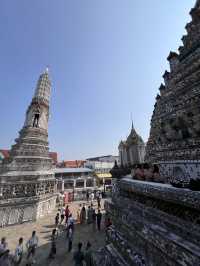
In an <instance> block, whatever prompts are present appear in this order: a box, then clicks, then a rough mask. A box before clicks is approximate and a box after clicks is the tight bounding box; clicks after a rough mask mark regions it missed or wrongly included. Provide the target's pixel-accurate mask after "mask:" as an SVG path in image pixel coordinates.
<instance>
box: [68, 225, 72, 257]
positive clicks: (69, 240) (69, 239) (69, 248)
mask: <svg viewBox="0 0 200 266" xmlns="http://www.w3.org/2000/svg"><path fill="white" fill-rule="evenodd" d="M72 241H73V229H72V226H71V225H70V226H69V233H68V252H70V251H71V250H72Z"/></svg>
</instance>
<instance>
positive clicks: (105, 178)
mask: <svg viewBox="0 0 200 266" xmlns="http://www.w3.org/2000/svg"><path fill="white" fill-rule="evenodd" d="M113 157H114V156H113ZM114 164H115V163H114V160H113V162H111V161H94V160H86V162H85V164H84V166H85V167H87V168H90V169H92V170H93V171H94V173H95V175H96V177H97V181H98V185H99V186H100V188H101V189H102V190H104V191H106V190H108V189H109V188H111V180H112V175H111V174H110V170H111V169H112V168H113V166H114Z"/></svg>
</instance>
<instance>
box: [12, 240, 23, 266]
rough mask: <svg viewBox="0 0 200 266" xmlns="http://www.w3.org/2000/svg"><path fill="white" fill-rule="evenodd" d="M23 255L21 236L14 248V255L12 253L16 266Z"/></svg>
mask: <svg viewBox="0 0 200 266" xmlns="http://www.w3.org/2000/svg"><path fill="white" fill-rule="evenodd" d="M22 257H23V238H22V237H20V239H19V244H18V245H17V247H16V249H15V255H14V265H15V266H18V265H20V263H21V261H22Z"/></svg>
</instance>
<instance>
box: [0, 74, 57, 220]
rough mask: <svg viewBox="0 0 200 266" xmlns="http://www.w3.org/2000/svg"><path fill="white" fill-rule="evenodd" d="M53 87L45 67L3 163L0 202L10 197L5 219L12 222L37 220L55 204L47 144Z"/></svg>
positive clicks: (51, 167)
mask: <svg viewBox="0 0 200 266" xmlns="http://www.w3.org/2000/svg"><path fill="white" fill-rule="evenodd" d="M50 91H51V82H50V80H49V74H48V72H46V71H45V72H44V73H43V74H41V75H40V77H39V80H38V83H37V87H36V90H35V94H34V97H33V99H32V101H31V104H30V105H29V107H28V109H27V112H26V118H25V123H24V127H23V128H22V130H21V131H20V132H19V137H18V138H17V139H16V140H15V141H16V143H15V144H14V145H13V146H12V148H11V151H10V158H9V159H8V160H3V162H2V163H1V166H0V192H1V193H0V199H1V202H2V204H1V206H3V203H4V202H5V204H8V201H9V205H10V206H11V211H10V212H6V213H7V214H6V215H7V217H8V218H3V219H4V221H5V220H6V221H7V222H6V223H9V224H13V223H20V222H22V221H28V220H34V219H36V218H38V217H40V216H41V215H45V214H46V213H47V211H49V208H51V209H53V208H54V205H55V204H54V203H55V188H56V187H55V177H54V172H53V165H52V159H51V158H50V156H49V147H48V119H49V101H50ZM46 198H47V199H48V200H46ZM16 199H17V201H16ZM44 200H45V202H46V201H47V202H46V203H45V204H43V205H42V206H43V208H42V211H39V206H41V205H40V204H39V203H40V202H43V201H44ZM48 201H49V202H51V204H50V203H49V204H48ZM16 202H17V203H16ZM24 203H26V205H24ZM2 208H3V207H0V211H1V210H2ZM12 208H15V209H16V211H14V209H12ZM46 209H47V210H46ZM3 210H5V209H4V208H3ZM18 210H19V211H18ZM21 210H24V212H23V211H21ZM31 211H32V212H33V213H32V214H31V213H30V212H31ZM38 213H39V214H38ZM23 216H24V217H23ZM1 219H2V218H1V217H0V221H1ZM3 223H5V222H3Z"/></svg>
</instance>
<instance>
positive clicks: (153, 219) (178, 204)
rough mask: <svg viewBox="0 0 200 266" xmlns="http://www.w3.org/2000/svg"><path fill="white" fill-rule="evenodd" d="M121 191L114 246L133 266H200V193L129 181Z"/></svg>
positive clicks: (114, 214) (114, 203)
mask: <svg viewBox="0 0 200 266" xmlns="http://www.w3.org/2000/svg"><path fill="white" fill-rule="evenodd" d="M116 187H117V190H116V192H115V193H114V195H113V197H112V200H109V201H106V203H105V208H106V211H107V213H109V215H110V216H111V219H112V222H113V226H112V228H111V230H110V231H109V237H108V242H110V243H112V244H113V246H114V248H115V249H116V250H117V251H118V252H119V253H120V255H121V256H122V257H123V258H124V260H125V261H126V263H128V265H148V266H150V265H151V266H155V265H162V266H175V265H176V266H177V265H187V266H189V265H191V266H194V265H200V246H199V243H200V192H194V191H190V190H188V189H178V188H174V187H172V186H171V185H168V184H159V183H151V182H143V181H136V180H131V179H126V178H124V179H122V180H120V181H118V182H117V186H116ZM138 263H140V264H138Z"/></svg>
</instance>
